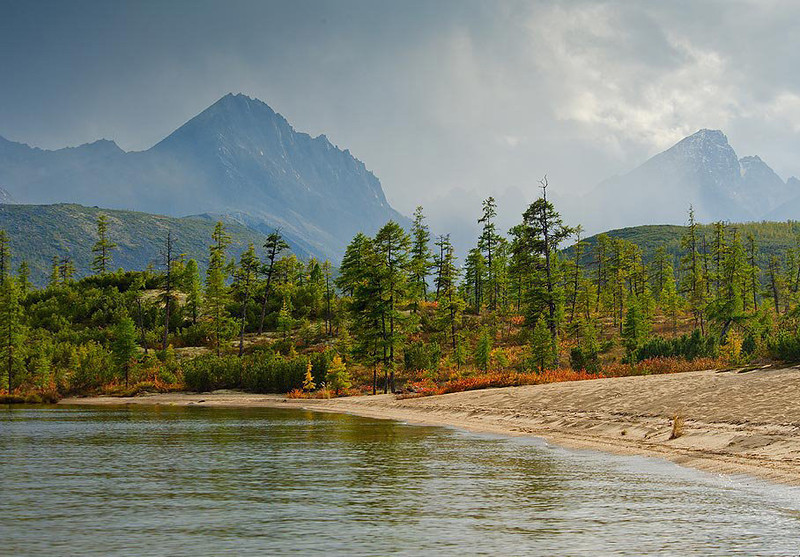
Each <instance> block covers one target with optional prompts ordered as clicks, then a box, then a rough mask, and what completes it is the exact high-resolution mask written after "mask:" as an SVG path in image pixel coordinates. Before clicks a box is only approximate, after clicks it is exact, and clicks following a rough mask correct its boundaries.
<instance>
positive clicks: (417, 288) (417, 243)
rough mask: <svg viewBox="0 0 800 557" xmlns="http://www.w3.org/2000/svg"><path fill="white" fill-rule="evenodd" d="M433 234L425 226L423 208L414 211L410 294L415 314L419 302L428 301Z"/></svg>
mask: <svg viewBox="0 0 800 557" xmlns="http://www.w3.org/2000/svg"><path fill="white" fill-rule="evenodd" d="M430 240H431V233H430V229H429V228H428V226H427V225H426V224H425V215H424V214H423V213H422V207H417V209H416V211H414V222H413V224H412V225H411V260H410V264H409V271H410V273H411V285H410V286H411V288H410V289H409V290H410V292H409V294H410V295H411V299H412V301H413V303H414V307H413V309H414V312H416V311H418V306H419V301H420V300H425V301H427V300H428V272H429V271H430V269H431V266H432V258H433V254H432V253H431V248H430Z"/></svg>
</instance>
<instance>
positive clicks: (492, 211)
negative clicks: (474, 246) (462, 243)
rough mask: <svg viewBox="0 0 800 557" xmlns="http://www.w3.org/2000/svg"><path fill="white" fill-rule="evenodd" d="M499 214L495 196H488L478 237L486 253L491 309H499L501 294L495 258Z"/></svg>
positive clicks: (479, 244) (484, 204)
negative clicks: (497, 217) (498, 303)
mask: <svg viewBox="0 0 800 557" xmlns="http://www.w3.org/2000/svg"><path fill="white" fill-rule="evenodd" d="M496 216H497V203H496V202H495V200H494V197H488V198H487V199H485V200H484V201H483V214H482V216H481V218H479V219H478V223H479V224H483V229H482V230H481V235H480V237H479V238H478V249H479V250H480V252H481V254H482V255H484V260H485V261H486V289H487V291H488V302H489V309H490V310H491V311H494V310H495V309H497V299H498V296H499V285H498V283H497V274H498V273H497V268H496V265H497V260H496V259H495V257H494V256H495V255H496V251H497V244H498V243H499V241H500V237H499V236H498V234H497V227H496V226H495V224H494V218H495V217H496Z"/></svg>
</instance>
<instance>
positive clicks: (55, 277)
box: [49, 255, 61, 287]
mask: <svg viewBox="0 0 800 557" xmlns="http://www.w3.org/2000/svg"><path fill="white" fill-rule="evenodd" d="M58 268H59V265H58V257H57V256H55V255H54V256H53V261H52V263H51V265H50V283H49V286H51V287H53V286H58V283H59V282H60V281H61V274H60V273H59V272H58Z"/></svg>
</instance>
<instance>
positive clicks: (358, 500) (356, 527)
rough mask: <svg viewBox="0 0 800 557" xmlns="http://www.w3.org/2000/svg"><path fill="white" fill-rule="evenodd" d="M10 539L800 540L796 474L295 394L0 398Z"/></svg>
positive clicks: (433, 550) (777, 546)
mask: <svg viewBox="0 0 800 557" xmlns="http://www.w3.org/2000/svg"><path fill="white" fill-rule="evenodd" d="M0 464H2V466H1V467H0V494H2V503H1V504H0V553H2V554H13V555H17V554H19V555H76V554H96V555H110V554H116V555H121V554H127V555H142V554H192V555H209V554H220V553H222V552H225V551H230V552H235V553H237V554H285V553H290V552H300V553H304V554H308V553H314V552H327V553H331V554H351V555H352V554H362V555H363V554H388V553H392V554H406V555H414V554H419V553H424V554H437V553H438V554H504V555H508V554H534V555H616V554H620V555H641V554H664V555H754V554H757V555H792V554H797V553H798V551H800V491H799V490H797V489H795V488H786V487H779V486H770V485H766V484H762V483H758V482H749V481H745V480H741V479H731V478H723V477H717V476H713V475H709V474H704V473H700V472H695V471H692V470H687V469H683V468H680V467H677V466H675V465H672V464H669V463H665V462H661V461H657V460H652V459H644V458H627V457H618V456H610V455H603V454H600V453H594V452H574V451H567V450H564V449H559V448H553V447H550V446H547V445H546V444H544V443H542V442H539V441H537V440H532V439H527V440H526V439H519V438H514V439H507V438H501V437H493V436H483V435H473V434H468V433H464V432H459V431H452V430H447V429H442V428H431V427H418V426H409V425H404V424H400V423H396V422H387V421H377V420H368V419H363V418H356V417H353V416H345V415H336V414H320V413H312V412H304V411H298V410H285V411H284V410H268V409H253V410H245V409H211V408H165V407H156V408H141V407H130V408H128V407H125V408H114V409H86V408H81V409H75V408H73V409H69V408H16V409H12V408H7V409H5V410H0Z"/></svg>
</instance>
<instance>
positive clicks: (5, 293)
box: [0, 276, 22, 393]
mask: <svg viewBox="0 0 800 557" xmlns="http://www.w3.org/2000/svg"><path fill="white" fill-rule="evenodd" d="M21 359H22V308H21V307H20V304H19V298H18V293H17V285H16V281H14V280H13V279H12V278H11V277H9V276H5V277H3V278H2V279H1V280H0V366H1V368H2V370H3V372H4V373H5V375H6V386H7V387H8V392H9V393H11V392H12V390H13V388H14V385H15V384H14V377H15V375H16V371H17V369H18V368H19V367H20V364H21Z"/></svg>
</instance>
